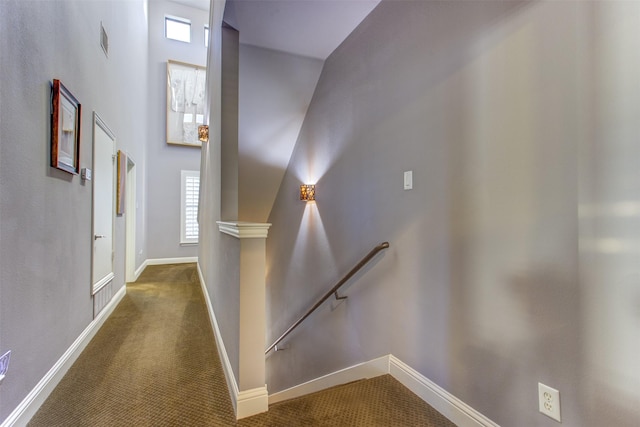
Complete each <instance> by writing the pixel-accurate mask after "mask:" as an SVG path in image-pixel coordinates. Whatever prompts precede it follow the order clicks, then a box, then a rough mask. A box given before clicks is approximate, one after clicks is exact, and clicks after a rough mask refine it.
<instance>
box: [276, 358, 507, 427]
mask: <svg viewBox="0 0 640 427" xmlns="http://www.w3.org/2000/svg"><path fill="white" fill-rule="evenodd" d="M384 374H390V375H391V376H393V377H394V378H395V379H396V380H398V381H399V382H400V383H402V384H403V385H404V386H405V387H407V388H408V389H409V390H411V391H412V392H413V393H415V394H416V395H417V396H418V397H420V398H421V399H422V400H424V401H425V402H426V403H428V404H429V405H431V406H433V407H434V408H435V409H436V410H437V411H438V412H440V413H441V414H442V415H444V416H445V417H447V418H448V419H449V420H451V421H452V422H453V423H454V424H456V425H457V426H458V427H499V426H498V424H496V423H494V422H493V421H491V420H490V419H489V418H487V417H485V416H484V415H482V414H481V413H480V412H478V411H476V410H475V409H473V408H472V407H470V406H469V405H467V404H466V403H464V402H462V401H461V400H460V399H458V398H457V397H455V396H453V395H452V394H451V393H449V392H448V391H446V390H445V389H443V388H442V387H440V386H439V385H437V384H436V383H434V382H433V381H431V380H429V379H428V378H426V377H425V376H424V375H422V374H421V373H419V372H418V371H416V370H415V369H413V368H411V367H410V366H409V365H407V364H406V363H404V362H402V361H401V360H400V359H398V358H397V357H395V356H394V355H392V354H389V355H387V356H382V357H379V358H377V359H373V360H370V361H368V362H364V363H360V364H357V365H354V366H351V367H349V368H345V369H341V370H340V371H337V372H333V373H331V374H328V375H324V376H322V377H320V378H316V379H314V380H311V381H307V382H306V383H303V384H300V385H297V386H295V387H291V388H288V389H286V390H283V391H280V392H278V393H274V394H272V395H270V396H269V404H273V403H277V402H281V401H284V400H289V399H293V398H295V397H300V396H304V395H307V394H310V393H315V392H317V391H322V390H325V389H327V388H330V387H334V386H337V385H341V384H346V383H349V382H352V381H357V380H362V379H367V378H373V377H377V376H379V375H384Z"/></svg>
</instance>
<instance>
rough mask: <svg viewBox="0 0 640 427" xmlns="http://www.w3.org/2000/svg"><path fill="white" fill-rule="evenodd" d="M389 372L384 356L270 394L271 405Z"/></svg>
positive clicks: (386, 358) (387, 358)
mask: <svg viewBox="0 0 640 427" xmlns="http://www.w3.org/2000/svg"><path fill="white" fill-rule="evenodd" d="M276 355H277V353H276ZM272 357H273V356H272ZM388 373H389V356H382V357H379V358H377V359H373V360H370V361H368V362H363V363H359V364H357V365H354V366H351V367H349V368H345V369H341V370H339V371H336V372H333V373H331V374H327V375H324V376H322V377H320V378H316V379H313V380H311V381H307V382H306V383H302V384H299V385H297V386H294V387H291V388H288V389H286V390H282V391H279V392H277V393H273V394H271V395H269V405H272V404H274V403H278V402H282V401H284V400H289V399H293V398H295V397H300V396H304V395H307V394H311V393H315V392H317V391H322V390H325V389H327V388H330V387H334V386H337V385H340V384H346V383H350V382H353V381H358V380H361V379H364V378H375V377H378V376H380V375H384V374H388Z"/></svg>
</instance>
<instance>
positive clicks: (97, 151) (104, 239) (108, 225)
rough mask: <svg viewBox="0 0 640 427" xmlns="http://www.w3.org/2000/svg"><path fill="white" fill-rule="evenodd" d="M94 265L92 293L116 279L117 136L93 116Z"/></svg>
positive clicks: (98, 118)
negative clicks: (114, 230) (114, 245)
mask: <svg viewBox="0 0 640 427" xmlns="http://www.w3.org/2000/svg"><path fill="white" fill-rule="evenodd" d="M93 119H94V120H93V236H92V237H91V239H92V241H93V266H92V281H91V283H92V294H95V293H97V292H98V291H99V290H100V289H101V288H102V287H104V286H105V285H107V284H108V283H109V282H110V281H112V280H113V277H114V273H113V223H114V215H115V206H114V200H115V198H114V191H113V189H114V182H115V142H116V141H115V137H114V135H113V133H112V132H111V131H110V130H109V128H108V127H107V125H105V124H104V122H103V121H102V120H101V119H100V117H98V115H97V114H95V113H94V117H93Z"/></svg>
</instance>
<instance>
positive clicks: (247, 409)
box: [236, 385, 269, 420]
mask: <svg viewBox="0 0 640 427" xmlns="http://www.w3.org/2000/svg"><path fill="white" fill-rule="evenodd" d="M268 410H269V393H268V392H267V386H266V385H265V386H264V387H258V388H254V389H251V390H243V391H241V392H239V393H238V403H237V409H236V419H238V420H239V419H241V418H246V417H250V416H251V415H256V414H260V413H262V412H266V411H268Z"/></svg>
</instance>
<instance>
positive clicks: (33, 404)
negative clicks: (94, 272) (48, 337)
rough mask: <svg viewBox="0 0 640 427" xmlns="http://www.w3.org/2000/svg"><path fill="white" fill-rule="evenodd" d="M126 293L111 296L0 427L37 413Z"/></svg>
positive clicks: (20, 423) (19, 423) (24, 422)
mask: <svg viewBox="0 0 640 427" xmlns="http://www.w3.org/2000/svg"><path fill="white" fill-rule="evenodd" d="M126 293H127V287H126V286H123V287H121V288H120V290H119V291H118V292H116V294H115V295H114V296H113V298H112V299H111V301H110V302H109V303H108V304H107V305H106V306H105V308H104V309H102V311H101V312H100V314H98V316H97V317H96V318H95V319H93V321H91V323H89V325H88V326H87V327H86V328H85V329H84V331H82V333H81V334H80V336H78V338H76V340H75V341H74V342H73V344H71V346H70V347H69V348H68V349H67V351H65V352H64V354H63V355H62V356H61V357H60V359H58V361H57V362H56V363H55V364H54V365H53V367H52V368H51V369H49V372H47V373H46V374H45V376H44V377H42V379H41V380H40V381H39V382H38V384H36V386H35V387H34V388H33V390H31V392H30V393H29V394H28V395H27V396H26V397H25V398H24V399H23V400H22V402H20V404H19V405H18V406H17V407H16V408H15V409H14V410H13V412H11V414H9V416H8V417H7V418H6V419H5V420H4V421H3V422H2V424H1V425H0V427H10V426H11V427H13V426H16V427H17V426H24V425H27V423H28V422H29V420H30V419H31V417H33V416H34V415H35V413H36V412H38V409H39V408H40V406H41V405H42V404H43V403H44V401H45V400H47V397H49V395H50V394H51V392H52V391H53V389H55V388H56V386H57V385H58V383H59V382H60V380H62V378H63V377H64V375H65V374H66V373H67V371H68V370H69V368H70V367H71V365H73V363H74V362H75V361H76V359H77V358H78V356H80V353H82V351H83V350H84V349H85V347H86V346H87V344H89V341H91V339H92V338H93V337H94V336H95V334H96V333H97V332H98V330H99V329H100V327H101V326H102V325H103V324H104V322H105V321H106V320H107V318H108V317H109V316H110V315H111V313H112V312H113V310H114V309H115V308H116V306H117V305H118V303H119V302H120V301H121V300H122V298H124V296H125V294H126Z"/></svg>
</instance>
